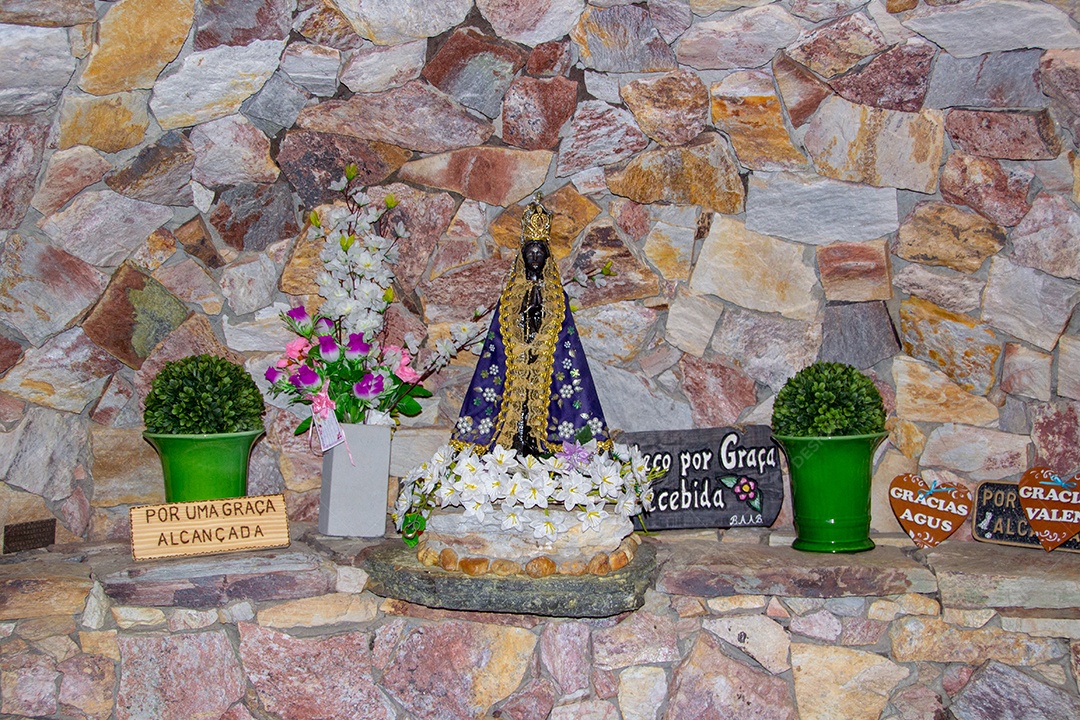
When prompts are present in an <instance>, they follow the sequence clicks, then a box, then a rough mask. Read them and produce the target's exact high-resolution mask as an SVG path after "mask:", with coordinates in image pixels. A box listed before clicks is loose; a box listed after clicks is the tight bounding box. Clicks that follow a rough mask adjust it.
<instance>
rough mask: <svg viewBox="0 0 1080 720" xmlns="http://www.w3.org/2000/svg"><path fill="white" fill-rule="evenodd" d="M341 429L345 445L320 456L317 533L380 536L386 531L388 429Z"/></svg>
mask: <svg viewBox="0 0 1080 720" xmlns="http://www.w3.org/2000/svg"><path fill="white" fill-rule="evenodd" d="M341 427H342V429H344V431H345V444H342V445H337V446H335V447H333V448H331V449H330V451H329V452H327V453H326V454H325V455H323V467H322V492H321V494H320V497H319V532H320V533H322V534H323V535H339V536H345V537H382V536H383V535H384V534H385V532H386V514H387V513H386V499H387V483H388V481H389V479H390V427H389V426H388V425H358V424H342V426H341ZM350 454H351V455H352V459H351V461H350V458H349V456H350Z"/></svg>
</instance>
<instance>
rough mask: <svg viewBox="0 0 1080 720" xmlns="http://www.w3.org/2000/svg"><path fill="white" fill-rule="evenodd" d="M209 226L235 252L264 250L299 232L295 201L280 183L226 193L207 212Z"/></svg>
mask: <svg viewBox="0 0 1080 720" xmlns="http://www.w3.org/2000/svg"><path fill="white" fill-rule="evenodd" d="M210 223H211V224H212V225H213V226H214V227H215V228H216V229H217V231H218V234H219V235H220V236H221V239H222V240H224V241H225V242H226V243H227V244H229V245H230V246H232V247H234V248H236V249H237V250H265V249H266V248H267V246H268V245H271V244H273V243H275V242H278V241H279V240H285V239H287V238H291V237H293V236H295V235H296V234H297V233H298V232H300V224H299V223H298V222H297V219H296V199H295V198H294V197H293V194H292V191H291V190H290V188H289V185H288V184H287V183H285V182H284V181H282V180H279V181H278V182H275V183H270V184H245V185H237V186H234V187H231V188H229V189H228V190H225V191H224V192H222V193H221V194H220V195H219V196H218V199H217V202H216V203H214V207H213V209H212V210H211V211H210Z"/></svg>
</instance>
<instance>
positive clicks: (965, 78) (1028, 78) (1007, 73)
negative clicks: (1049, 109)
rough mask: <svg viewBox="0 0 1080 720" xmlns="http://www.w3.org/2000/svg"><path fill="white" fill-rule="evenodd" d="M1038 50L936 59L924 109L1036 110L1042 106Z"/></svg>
mask: <svg viewBox="0 0 1080 720" xmlns="http://www.w3.org/2000/svg"><path fill="white" fill-rule="evenodd" d="M1041 56H1042V52H1041V51H1039V50H1015V51H1012V52H1002V53H989V54H985V55H983V54H980V55H976V56H975V57H968V58H958V57H953V56H952V55H950V54H949V53H941V54H940V55H938V58H937V61H936V62H935V64H934V73H933V75H931V77H930V88H929V89H928V90H927V93H926V101H925V102H926V106H927V107H934V108H948V107H982V108H1015V107H1027V108H1037V107H1042V106H1044V105H1045V104H1046V97H1045V96H1044V95H1043V94H1042V93H1041V92H1039V84H1038V82H1037V79H1038V77H1039V58H1040V57H1041Z"/></svg>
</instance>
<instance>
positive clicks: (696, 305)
mask: <svg viewBox="0 0 1080 720" xmlns="http://www.w3.org/2000/svg"><path fill="white" fill-rule="evenodd" d="M723 312H724V305H723V304H722V303H718V302H716V301H714V300H711V299H710V298H709V297H708V296H706V295H700V294H698V293H695V292H693V291H692V290H689V289H686V288H684V287H682V286H680V287H679V290H678V294H677V295H676V296H675V300H674V302H672V303H671V307H670V308H668V315H667V323H666V324H665V325H664V339H665V340H667V341H668V342H669V343H671V344H672V345H674V346H675V347H677V348H679V349H680V350H682V351H683V352H687V353H690V354H691V355H695V356H697V357H701V356H702V355H704V354H705V350H706V349H707V348H708V347H709V341H710V340H711V339H712V336H713V331H714V330H715V329H716V322H717V321H718V320H719V319H720V316H721V315H722V314H723Z"/></svg>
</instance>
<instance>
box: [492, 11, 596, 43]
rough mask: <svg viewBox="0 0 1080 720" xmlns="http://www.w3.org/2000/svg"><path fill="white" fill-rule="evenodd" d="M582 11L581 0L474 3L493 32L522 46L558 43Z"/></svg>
mask: <svg viewBox="0 0 1080 720" xmlns="http://www.w3.org/2000/svg"><path fill="white" fill-rule="evenodd" d="M584 8H585V0H543V1H542V2H539V3H536V2H532V1H531V0H518V1H516V2H506V0H478V2H477V3H476V9H477V10H479V11H480V14H481V15H482V16H483V17H484V19H485V20H487V21H488V22H489V23H491V27H492V28H493V29H494V30H495V33H496V34H497V35H498V36H499V37H501V38H504V39H506V40H513V41H514V42H519V43H521V44H523V45H529V46H534V45H539V44H540V43H543V42H548V41H551V40H558V39H560V38H562V37H563V36H565V35H566V34H567V33H568V32H570V30H571V28H572V27H573V26H574V25H575V24H576V23H577V21H578V18H579V17H580V16H581V11H582V10H583V9H584Z"/></svg>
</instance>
